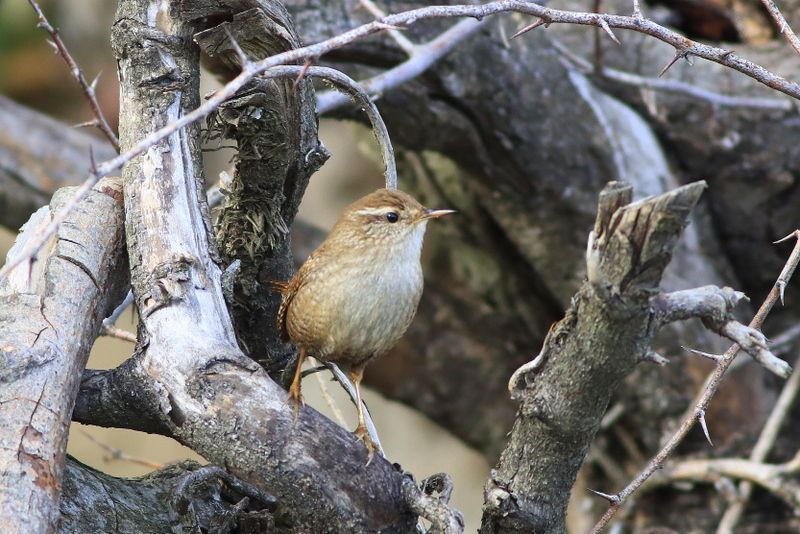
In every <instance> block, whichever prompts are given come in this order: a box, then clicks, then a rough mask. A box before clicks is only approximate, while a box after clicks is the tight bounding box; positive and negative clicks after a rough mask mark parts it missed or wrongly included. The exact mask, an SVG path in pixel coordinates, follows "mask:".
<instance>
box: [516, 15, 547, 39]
mask: <svg viewBox="0 0 800 534" xmlns="http://www.w3.org/2000/svg"><path fill="white" fill-rule="evenodd" d="M544 23H545V22H544V19H539V20H537V21H536V22H534V23H533V24H528V25H527V26H525V27H524V28H522V29H521V30H520V31H518V32H517V33H515V34H514V35H512V36H511V37H509V38H508V40H509V41H511V40H512V39H516V38H517V37H519V36H520V35H522V34H523V33H528V32H529V31H531V30H532V29H534V28H538V27H539V26H541V25H542V24H544Z"/></svg>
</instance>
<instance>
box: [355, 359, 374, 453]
mask: <svg viewBox="0 0 800 534" xmlns="http://www.w3.org/2000/svg"><path fill="white" fill-rule="evenodd" d="M364 367H365V365H364V364H361V365H354V366H353V367H351V368H350V380H352V381H353V384H355V386H356V403H357V404H358V426H357V427H356V429H355V430H354V431H353V434H355V435H356V437H357V438H358V439H360V440H361V441H363V442H364V445H366V446H367V451H368V455H367V465H369V463H370V462H371V461H372V456H373V455H374V454H375V451H376V450H377V449H378V446H377V445H375V443H374V442H373V441H372V440H371V439H370V437H369V434H368V433H367V424H366V422H365V421H364V403H363V402H361V378H362V377H363V376H364Z"/></svg>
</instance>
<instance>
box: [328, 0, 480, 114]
mask: <svg viewBox="0 0 800 534" xmlns="http://www.w3.org/2000/svg"><path fill="white" fill-rule="evenodd" d="M362 1H364V0H362ZM482 25H483V23H482V22H478V21H476V20H473V19H467V20H462V21H461V22H459V23H458V24H456V25H455V26H453V27H452V28H450V29H449V30H447V31H446V32H444V33H442V34H441V35H439V36H438V37H437V38H435V39H433V40H431V41H429V42H427V43H425V44H422V45H414V44H412V45H411V47H410V49H409V50H406V49H405V48H404V46H403V44H400V43H398V45H400V47H401V48H403V49H404V50H405V51H406V52H407V53H408V54H409V59H408V60H406V61H404V62H403V63H401V64H400V65H398V66H397V67H394V68H393V69H390V70H388V71H386V72H384V73H382V74H379V75H377V76H374V77H372V78H369V79H367V80H363V81H361V82H359V83H360V85H361V87H362V88H363V89H364V91H366V92H367V93H369V94H371V95H380V94H381V93H383V92H385V91H387V90H389V89H391V88H392V87H397V86H398V85H400V84H402V83H405V82H407V81H408V80H411V79H413V78H416V77H417V76H419V75H420V74H422V73H423V72H425V71H426V70H427V69H428V68H429V67H430V66H431V65H432V64H433V63H434V62H436V61H437V60H438V59H439V58H441V57H442V56H444V55H445V54H447V53H448V52H449V51H450V50H452V49H453V48H454V47H455V46H456V45H457V44H458V43H460V42H461V41H462V40H464V39H465V38H467V37H469V36H470V35H472V34H473V33H474V32H475V31H476V30H477V29H478V28H480V27H481V26H482ZM395 39H396V38H395ZM404 39H405V38H404ZM406 42H408V40H407V39H406ZM346 103H347V98H346V97H344V96H343V95H341V94H339V93H332V92H325V93H319V94H318V95H317V111H318V112H319V113H320V115H322V114H325V113H327V112H329V111H332V110H334V109H336V108H337V107H339V106H341V105H343V104H346Z"/></svg>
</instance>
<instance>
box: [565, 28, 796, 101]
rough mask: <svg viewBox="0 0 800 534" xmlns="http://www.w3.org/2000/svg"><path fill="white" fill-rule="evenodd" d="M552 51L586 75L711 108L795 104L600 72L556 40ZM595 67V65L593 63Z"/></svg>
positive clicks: (665, 81) (605, 69)
mask: <svg viewBox="0 0 800 534" xmlns="http://www.w3.org/2000/svg"><path fill="white" fill-rule="evenodd" d="M551 44H552V45H553V47H554V48H556V49H558V51H559V52H561V53H562V54H564V56H565V57H566V58H567V59H569V60H570V61H571V62H572V63H573V65H574V66H575V67H577V68H578V69H580V70H581V71H583V72H584V73H586V74H592V73H596V74H598V75H599V76H602V77H603V78H606V79H608V80H612V81H615V82H619V83H624V84H626V85H633V86H637V87H646V88H648V89H655V90H657V91H664V92H667V93H679V94H685V95H688V96H691V97H694V98H699V99H701V100H704V101H706V102H708V103H709V104H711V105H714V106H725V107H744V108H755V109H774V110H779V111H791V110H792V109H794V108H795V103H794V102H793V101H792V100H789V99H785V100H778V99H777V98H757V97H743V96H731V95H723V94H720V93H715V92H713V91H709V90H707V89H703V88H701V87H697V86H696V85H692V84H689V83H686V82H681V81H679V80H663V79H661V78H649V77H647V76H640V75H638V74H633V73H631V72H625V71H621V70H617V69H612V68H609V67H603V68H602V69H601V71H600V72H597V68H596V66H595V65H593V64H592V63H591V62H589V61H587V60H586V59H584V58H582V57H580V56H578V55H577V54H575V53H573V52H572V51H570V50H569V49H568V48H567V47H566V46H564V45H563V44H562V43H561V42H559V41H553V42H552V43H551ZM595 64H596V62H595Z"/></svg>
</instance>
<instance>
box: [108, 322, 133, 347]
mask: <svg viewBox="0 0 800 534" xmlns="http://www.w3.org/2000/svg"><path fill="white" fill-rule="evenodd" d="M100 335H101V336H107V337H113V338H116V339H121V340H123V341H130V342H131V343H136V334H134V333H133V332H128V331H127V330H123V329H122V328H118V327H116V326H114V325H113V324H105V323H104V324H103V326H101V327H100Z"/></svg>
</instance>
